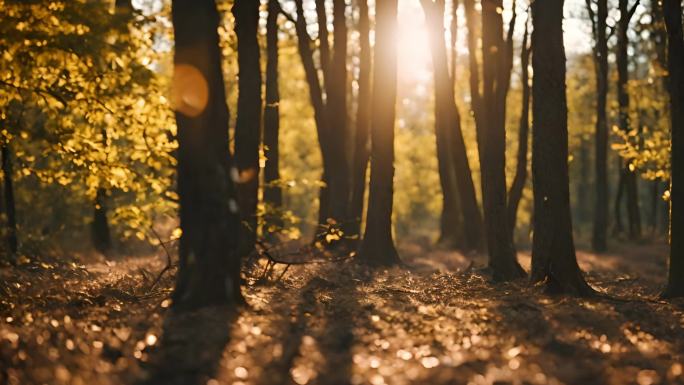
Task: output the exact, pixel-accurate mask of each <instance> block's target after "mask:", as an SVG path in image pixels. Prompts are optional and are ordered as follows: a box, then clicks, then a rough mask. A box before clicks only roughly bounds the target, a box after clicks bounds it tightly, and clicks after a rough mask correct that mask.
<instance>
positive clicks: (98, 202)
mask: <svg viewBox="0 0 684 385" xmlns="http://www.w3.org/2000/svg"><path fill="white" fill-rule="evenodd" d="M114 10H115V12H116V13H117V14H118V15H120V16H121V17H122V19H123V20H124V21H125V22H126V28H125V29H124V30H123V31H122V32H124V33H126V34H128V32H129V31H128V23H130V22H131V21H132V18H133V5H132V4H131V0H116V1H115V2H114ZM126 37H127V36H117V38H118V39H120V38H123V39H125V38H126ZM101 135H102V145H103V146H104V147H105V148H106V147H108V135H107V129H106V128H104V127H103V128H102V130H101ZM108 211H109V209H108V207H107V189H105V188H103V187H98V189H97V191H96V193H95V201H94V202H93V221H92V222H91V224H90V236H91V240H92V242H93V247H94V248H95V250H97V251H99V252H100V253H102V254H106V253H107V252H108V251H109V250H110V249H111V248H112V235H111V230H110V228H109V221H108V220H107V213H108Z"/></svg>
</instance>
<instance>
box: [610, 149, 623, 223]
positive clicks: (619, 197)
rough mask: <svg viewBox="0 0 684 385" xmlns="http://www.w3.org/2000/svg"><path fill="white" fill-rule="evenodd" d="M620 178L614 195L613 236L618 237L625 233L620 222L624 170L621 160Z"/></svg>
mask: <svg viewBox="0 0 684 385" xmlns="http://www.w3.org/2000/svg"><path fill="white" fill-rule="evenodd" d="M619 166H620V167H619V170H620V176H619V178H618V183H617V192H616V193H615V207H614V210H615V225H614V226H613V234H614V235H619V234H622V233H623V232H624V231H625V227H624V224H623V222H622V206H621V203H622V197H623V196H624V194H625V169H624V168H623V167H622V160H619Z"/></svg>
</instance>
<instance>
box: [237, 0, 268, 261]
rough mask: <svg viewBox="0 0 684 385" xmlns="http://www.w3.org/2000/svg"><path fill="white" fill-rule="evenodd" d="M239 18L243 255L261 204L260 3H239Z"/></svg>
mask: <svg viewBox="0 0 684 385" xmlns="http://www.w3.org/2000/svg"><path fill="white" fill-rule="evenodd" d="M232 12H233V15H234V16H235V34H236V35H237V55H238V71H239V76H238V101H237V119H236V122H235V164H236V166H237V169H238V172H239V173H240V180H239V183H238V185H237V193H238V203H239V204H240V216H241V220H242V230H243V233H242V235H241V236H240V248H241V254H246V253H248V252H250V251H252V249H253V248H254V243H255V241H256V231H257V217H256V215H257V214H256V211H257V204H258V201H259V144H260V141H261V68H260V64H259V63H260V62H259V42H258V40H257V30H258V27H259V2H258V1H253V0H236V1H235V3H234V4H233V9H232Z"/></svg>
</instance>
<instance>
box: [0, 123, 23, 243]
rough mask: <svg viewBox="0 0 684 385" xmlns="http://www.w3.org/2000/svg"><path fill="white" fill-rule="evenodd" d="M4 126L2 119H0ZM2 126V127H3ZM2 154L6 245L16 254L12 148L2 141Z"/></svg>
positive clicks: (17, 239) (16, 237)
mask: <svg viewBox="0 0 684 385" xmlns="http://www.w3.org/2000/svg"><path fill="white" fill-rule="evenodd" d="M0 122H1V123H2V125H3V126H4V124H5V122H4V120H2V121H0ZM3 128H4V127H3ZM0 151H1V153H0V155H2V179H3V182H4V183H3V185H4V191H3V193H4V194H3V195H4V198H5V201H4V202H3V203H4V209H5V216H6V219H5V220H6V222H5V226H6V227H7V234H6V237H7V238H6V240H7V247H8V248H9V251H10V252H12V254H16V253H17V251H18V249H19V237H18V236H17V209H16V203H15V201H14V167H13V163H12V150H11V149H10V144H9V143H3V144H2V147H0Z"/></svg>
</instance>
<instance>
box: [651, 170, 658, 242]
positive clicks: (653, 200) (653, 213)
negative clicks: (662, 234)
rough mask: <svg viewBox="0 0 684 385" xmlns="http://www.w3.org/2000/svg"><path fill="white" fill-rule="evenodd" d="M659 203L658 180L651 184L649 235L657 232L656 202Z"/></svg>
mask: <svg viewBox="0 0 684 385" xmlns="http://www.w3.org/2000/svg"><path fill="white" fill-rule="evenodd" d="M659 201H660V180H659V179H656V180H654V181H652V182H651V234H652V235H655V234H657V232H658V211H660V210H659V209H658V206H659V205H658V202H659Z"/></svg>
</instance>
